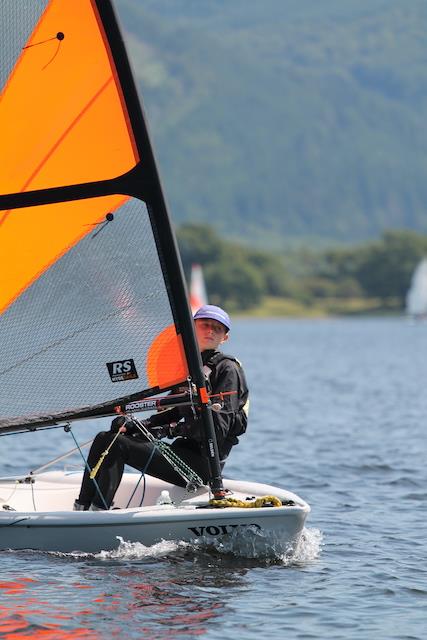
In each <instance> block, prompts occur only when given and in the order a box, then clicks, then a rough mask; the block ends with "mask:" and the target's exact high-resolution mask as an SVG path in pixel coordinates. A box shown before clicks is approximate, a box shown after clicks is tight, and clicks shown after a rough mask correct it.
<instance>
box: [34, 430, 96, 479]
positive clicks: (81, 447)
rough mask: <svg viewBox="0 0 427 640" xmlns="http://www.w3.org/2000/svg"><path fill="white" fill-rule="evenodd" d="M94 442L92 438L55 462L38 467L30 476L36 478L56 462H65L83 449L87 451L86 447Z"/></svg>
mask: <svg viewBox="0 0 427 640" xmlns="http://www.w3.org/2000/svg"><path fill="white" fill-rule="evenodd" d="M92 442H93V438H92V440H88V441H87V442H83V444H81V445H79V446H78V447H74V449H71V450H70V451H67V453H63V454H62V455H60V456H58V457H57V458H55V459H54V460H50V461H49V462H46V464H43V465H42V466H41V467H38V468H37V469H34V471H30V473H29V475H30V476H32V477H34V476H36V475H37V474H39V473H41V472H42V471H43V470H44V469H47V468H48V467H51V466H52V465H53V464H55V463H56V462H61V460H65V458H68V457H69V456H71V455H72V454H73V453H75V452H76V451H80V450H81V449H85V448H86V447H88V446H89V445H91V444H92Z"/></svg>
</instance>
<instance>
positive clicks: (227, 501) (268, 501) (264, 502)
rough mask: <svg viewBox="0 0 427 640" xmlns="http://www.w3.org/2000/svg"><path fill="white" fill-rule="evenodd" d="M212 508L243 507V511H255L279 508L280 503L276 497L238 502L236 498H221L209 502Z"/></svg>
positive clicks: (263, 497)
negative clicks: (267, 507)
mask: <svg viewBox="0 0 427 640" xmlns="http://www.w3.org/2000/svg"><path fill="white" fill-rule="evenodd" d="M209 504H210V505H211V506H212V507H243V508H245V509H251V508H252V509H254V508H255V509H257V508H259V507H266V506H269V507H281V506H282V501H281V500H280V498H277V497H276V496H262V497H260V498H256V499H255V500H238V499H237V498H222V499H221V500H215V498H213V499H212V500H209Z"/></svg>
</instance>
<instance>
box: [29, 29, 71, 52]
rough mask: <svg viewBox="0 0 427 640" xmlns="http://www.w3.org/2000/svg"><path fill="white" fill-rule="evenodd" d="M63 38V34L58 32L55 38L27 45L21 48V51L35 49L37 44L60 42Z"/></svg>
mask: <svg viewBox="0 0 427 640" xmlns="http://www.w3.org/2000/svg"><path fill="white" fill-rule="evenodd" d="M64 38H65V34H64V33H63V32H62V31H58V33H57V34H56V36H53V37H52V38H47V39H46V40H40V42H33V44H27V45H26V46H25V47H22V49H31V47H37V46H38V45H39V44H46V42H52V40H59V41H61V40H63V39H64Z"/></svg>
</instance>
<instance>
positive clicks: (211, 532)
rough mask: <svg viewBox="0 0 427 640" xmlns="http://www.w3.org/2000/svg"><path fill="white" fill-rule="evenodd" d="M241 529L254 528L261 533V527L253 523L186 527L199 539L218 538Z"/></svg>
mask: <svg viewBox="0 0 427 640" xmlns="http://www.w3.org/2000/svg"><path fill="white" fill-rule="evenodd" d="M241 527H255V529H259V530H260V531H261V527H260V526H259V524H256V523H255V522H252V523H251V524H210V525H208V526H207V527H205V526H204V525H200V526H199V527H188V529H189V530H190V531H191V533H194V534H195V535H196V536H197V537H198V538H199V537H201V536H204V535H208V536H220V535H224V534H225V533H232V532H233V530H234V529H239V528H241Z"/></svg>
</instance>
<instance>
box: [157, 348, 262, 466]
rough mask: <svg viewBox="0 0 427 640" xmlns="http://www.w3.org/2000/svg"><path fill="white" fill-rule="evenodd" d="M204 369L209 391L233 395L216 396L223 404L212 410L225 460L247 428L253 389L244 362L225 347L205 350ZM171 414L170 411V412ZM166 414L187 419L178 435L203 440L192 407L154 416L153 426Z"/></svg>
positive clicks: (163, 421)
mask: <svg viewBox="0 0 427 640" xmlns="http://www.w3.org/2000/svg"><path fill="white" fill-rule="evenodd" d="M202 362H203V365H204V366H203V369H204V372H205V376H206V386H207V389H208V392H209V394H213V395H215V394H219V393H221V392H222V393H224V392H228V391H232V392H235V393H231V394H229V395H225V396H223V398H222V400H221V399H220V398H212V402H213V403H217V402H218V403H220V404H221V405H222V407H221V409H220V410H219V411H212V417H213V422H214V427H215V433H216V437H217V441H218V450H219V456H220V459H221V460H225V458H226V457H227V456H228V454H229V453H230V450H231V447H232V446H233V445H235V444H237V443H238V442H239V440H238V437H237V436H240V435H242V434H243V433H244V432H245V431H246V427H247V422H248V410H249V392H248V386H247V384H246V378H245V374H244V372H243V369H242V366H241V364H240V363H239V361H238V360H236V358H233V356H229V355H226V354H224V353H222V352H221V351H212V350H209V351H203V352H202ZM187 389H188V387H179V388H178V389H174V392H175V393H176V392H182V391H186V390H187ZM166 414H167V415H166ZM165 417H167V420H168V421H169V422H178V421H179V420H180V419H182V418H183V419H184V423H183V424H178V426H177V429H176V435H179V436H184V437H185V438H188V439H189V440H192V441H193V442H195V443H197V444H198V446H200V444H201V443H202V442H203V436H202V433H201V430H200V421H199V420H198V419H197V417H195V416H194V415H193V413H192V409H191V407H182V408H180V407H176V408H174V409H169V410H166V411H165V412H163V411H162V412H160V413H158V414H156V415H155V416H151V418H150V422H151V423H152V425H153V426H156V425H159V424H164V423H165Z"/></svg>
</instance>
